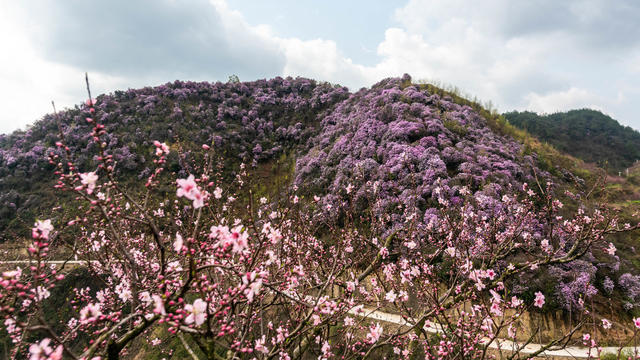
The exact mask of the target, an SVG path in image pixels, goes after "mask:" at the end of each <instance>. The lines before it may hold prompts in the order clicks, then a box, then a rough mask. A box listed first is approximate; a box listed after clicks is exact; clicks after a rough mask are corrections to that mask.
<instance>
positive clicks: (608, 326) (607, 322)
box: [602, 319, 611, 330]
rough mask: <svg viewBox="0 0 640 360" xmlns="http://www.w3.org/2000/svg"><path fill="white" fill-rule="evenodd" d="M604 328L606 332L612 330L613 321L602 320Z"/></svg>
mask: <svg viewBox="0 0 640 360" xmlns="http://www.w3.org/2000/svg"><path fill="white" fill-rule="evenodd" d="M602 327H603V328H604V329H606V330H609V329H611V321H609V320H607V319H602Z"/></svg>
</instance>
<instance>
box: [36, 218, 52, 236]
mask: <svg viewBox="0 0 640 360" xmlns="http://www.w3.org/2000/svg"><path fill="white" fill-rule="evenodd" d="M51 231H53V225H51V220H50V219H47V220H44V221H42V220H38V221H36V223H35V225H34V228H33V229H32V230H31V235H32V236H33V238H34V239H38V238H43V239H48V238H49V233H50V232H51Z"/></svg>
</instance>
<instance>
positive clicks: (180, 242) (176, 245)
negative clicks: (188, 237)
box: [173, 233, 184, 253]
mask: <svg viewBox="0 0 640 360" xmlns="http://www.w3.org/2000/svg"><path fill="white" fill-rule="evenodd" d="M183 244H184V241H183V240H182V235H180V233H176V241H174V242H173V250H175V252H177V253H179V252H181V251H182V245H183Z"/></svg>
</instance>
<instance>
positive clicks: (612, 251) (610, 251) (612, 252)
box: [605, 243, 617, 256]
mask: <svg viewBox="0 0 640 360" xmlns="http://www.w3.org/2000/svg"><path fill="white" fill-rule="evenodd" d="M616 250H617V249H616V246H615V245H613V243H609V247H608V248H607V249H605V251H606V252H607V254H609V255H611V256H614V255H615V254H616Z"/></svg>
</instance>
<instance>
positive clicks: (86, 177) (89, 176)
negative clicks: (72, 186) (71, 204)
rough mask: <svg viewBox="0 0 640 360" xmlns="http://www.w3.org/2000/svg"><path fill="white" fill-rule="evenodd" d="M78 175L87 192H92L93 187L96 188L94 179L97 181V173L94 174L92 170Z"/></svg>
mask: <svg viewBox="0 0 640 360" xmlns="http://www.w3.org/2000/svg"><path fill="white" fill-rule="evenodd" d="M78 175H79V176H80V182H81V183H82V185H86V186H87V194H91V193H93V189H95V188H96V181H98V175H96V173H95V172H94V171H92V172H88V173H81V174H78Z"/></svg>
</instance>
